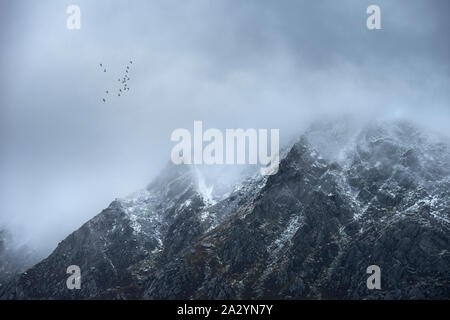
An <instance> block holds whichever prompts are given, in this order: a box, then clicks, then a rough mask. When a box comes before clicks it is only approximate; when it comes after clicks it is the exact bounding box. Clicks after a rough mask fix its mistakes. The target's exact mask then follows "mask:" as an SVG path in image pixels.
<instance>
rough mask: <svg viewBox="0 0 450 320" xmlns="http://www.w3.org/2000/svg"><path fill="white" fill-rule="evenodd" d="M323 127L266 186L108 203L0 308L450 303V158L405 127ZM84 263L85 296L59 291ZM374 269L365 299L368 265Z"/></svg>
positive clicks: (187, 187)
mask: <svg viewBox="0 0 450 320" xmlns="http://www.w3.org/2000/svg"><path fill="white" fill-rule="evenodd" d="M349 128H350V126H348V125H346V124H345V123H342V122H339V123H326V122H324V123H318V124H315V125H314V126H312V127H311V128H310V130H309V131H308V132H306V133H305V134H304V135H303V136H302V137H301V139H300V140H299V141H298V142H297V143H296V144H294V145H293V146H292V147H291V148H290V150H289V152H287V154H286V155H285V156H284V158H283V159H282V161H281V164H280V169H279V171H278V173H277V174H276V175H274V176H270V177H269V178H262V177H258V176H256V175H254V176H248V177H247V178H246V179H244V180H243V181H242V182H241V183H240V184H239V185H237V186H236V187H235V188H234V189H233V190H232V191H231V192H228V193H226V194H223V195H221V196H220V197H216V198H214V197H212V196H211V193H208V192H205V190H204V186H203V187H201V183H200V182H201V180H202V178H201V176H199V174H198V173H196V171H195V170H193V169H192V168H189V167H184V166H181V167H174V166H168V167H167V168H166V169H165V171H164V172H163V173H162V174H161V175H160V177H158V178H157V179H156V180H155V181H154V182H153V183H152V184H151V185H149V187H148V188H147V189H146V190H143V191H141V192H138V193H137V194H135V195H133V196H131V197H129V198H127V199H121V200H116V201H114V202H113V203H112V204H111V205H110V206H109V207H108V208H107V209H106V210H104V211H103V212H102V213H100V214H99V215H98V216H97V217H95V218H94V219H92V220H91V221H89V222H88V223H86V224H85V225H84V226H82V227H81V228H80V229H79V230H77V231H75V232H74V233H73V234H71V235H70V236H69V237H67V238H66V239H65V240H64V241H63V242H61V243H60V244H59V246H58V247H57V249H56V250H55V251H54V252H53V253H52V254H51V255H50V256H49V257H48V258H47V259H45V260H44V261H42V262H41V263H39V264H38V265H36V266H35V267H33V268H31V269H29V270H28V271H27V272H26V273H24V274H22V275H21V276H20V277H18V278H17V279H15V280H14V281H11V282H9V283H8V285H7V286H4V288H3V289H0V296H1V297H2V298H3V299H30V298H31V299H48V298H53V299H58V298H62V299H71V298H77V299H89V298H112V299H126V298H135V299H136V298H137V299H142V298H144V299H175V298H184V299H190V298H194V299H199V298H204V299H240V298H250V299H254V298H276V299H296V298H308V299H328V298H333V299H366V298H369V299H370V298H373V299H382V298H388V299H415V298H417V299H422V298H425V299H434V298H441V299H442V298H443V299H448V298H449V297H450V252H449V248H450V233H449V231H450V230H449V228H450V217H449V214H450V212H449V204H450V203H449V196H448V190H449V186H450V180H449V176H450V175H449V173H450V168H449V166H448V165H449V164H450V152H449V150H450V148H449V144H448V141H446V140H445V139H441V138H436V137H433V136H431V135H428V134H426V133H424V132H422V131H421V130H419V129H417V128H415V127H414V126H412V125H410V124H408V123H401V122H399V123H389V124H382V123H381V124H380V123H378V124H373V125H370V126H365V127H363V128H361V129H360V130H358V131H354V130H349ZM72 264H75V265H79V266H80V268H81V272H82V286H81V290H73V291H71V290H68V289H67V288H66V279H67V277H68V275H67V274H66V268H67V266H69V265H72ZM373 264H375V265H378V266H379V267H380V268H381V281H382V289H381V290H375V291H372V290H368V289H367V287H366V279H367V277H368V276H369V275H367V274H366V268H367V267H368V266H369V265H373Z"/></svg>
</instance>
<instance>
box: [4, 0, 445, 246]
mask: <svg viewBox="0 0 450 320" xmlns="http://www.w3.org/2000/svg"><path fill="white" fill-rule="evenodd" d="M70 4H76V5H78V6H79V7H80V8H81V29H80V30H68V29H67V28H66V19H67V17H68V15H67V14H66V8H67V6H68V5H70ZM371 4H378V5H379V6H380V8H381V25H382V29H381V30H368V29H367V27H366V18H367V16H368V15H367V14H366V8H367V7H368V6H369V5H371ZM0 12H1V13H0V14H1V18H0V27H1V29H0V44H1V51H0V64H1V70H2V78H1V80H0V85H1V86H0V90H1V91H0V106H1V109H0V148H1V151H0V152H1V158H0V224H3V225H6V226H7V227H8V228H9V229H10V230H11V232H12V233H13V235H14V236H15V239H16V241H17V242H18V243H27V244H28V245H30V246H31V247H32V248H34V249H36V250H38V251H39V252H41V253H42V254H47V253H49V252H50V251H51V250H52V249H54V248H55V246H56V245H57V243H58V241H61V240H62V239H64V238H65V237H66V236H67V235H68V234H69V233H71V232H72V231H74V230H75V229H77V228H78V227H80V226H81V225H82V224H83V223H84V222H86V221H87V220H88V219H90V218H91V217H93V216H94V215H96V214H98V213H99V212H100V211H101V210H102V209H103V208H105V207H106V206H107V205H108V204H109V203H110V202H111V201H112V200H113V199H114V198H116V197H123V196H126V195H127V194H129V193H131V192H133V191H136V190H138V189H141V188H143V187H145V186H146V185H147V184H148V183H149V182H150V181H151V179H152V178H153V177H154V176H155V175H157V174H158V172H159V171H160V170H161V168H162V167H163V166H164V165H165V164H166V163H167V162H168V161H169V159H170V149H171V148H172V147H173V145H174V143H173V142H171V141H170V134H171V132H172V131H173V130H174V129H176V128H187V129H189V130H192V127H193V121H194V120H202V121H203V124H204V126H205V127H206V128H213V127H214V128H239V127H241V128H268V129H270V128H279V129H280V139H281V142H282V143H286V142H287V141H290V140H291V139H292V138H293V137H295V136H296V134H297V133H298V132H300V131H301V130H302V129H304V128H305V127H306V126H307V125H308V124H309V123H310V122H311V121H312V120H313V119H315V118H317V117H321V116H323V115H326V116H330V115H341V114H352V115H353V116H356V117H359V118H360V119H361V121H362V120H363V119H371V118H374V117H400V118H403V117H405V118H411V119H413V120H415V121H417V122H419V123H421V124H423V125H425V126H428V127H430V128H432V129H433V130H438V131H441V132H443V133H444V134H447V135H448V134H449V126H448V120H449V119H450V106H449V101H450V99H449V98H450V97H449V95H450V93H449V92H450V90H449V87H450V86H449V84H450V81H449V78H450V69H449V61H450V50H449V47H450V45H449V40H448V31H449V30H450V26H449V19H448V13H449V12H450V2H449V1H447V0H442V1H439V0H433V1H429V0H420V1H414V0H402V1H401V0H396V1H392V0H386V1H384V0H371V1H365V0H354V1H335V0H327V1H312V0H310V1H300V0H292V1H291V0H281V1H269V0H263V1H261V0H246V1H238V0H217V1H210V0H209V1H206V0H188V1H173V0H169V1H167V0H164V1H162V0H158V1H147V0H146V1H143V0H142V1H140V0H133V1H118V0H96V1H92V0H90V1H88V0H84V1H83V0H72V1H62V0H58V1H56V0H53V1H23V0H3V1H1V3H0ZM130 59H131V60H133V65H132V68H131V71H130V78H131V80H130V81H129V86H130V88H131V90H130V91H129V92H128V93H127V94H125V95H123V96H121V97H120V98H119V97H117V96H116V95H115V96H114V97H108V99H107V102H106V103H103V102H102V101H101V100H102V98H104V97H105V94H104V92H105V90H110V91H111V92H116V91H117V88H118V86H117V79H118V78H119V77H120V76H121V74H122V73H123V70H124V68H125V66H126V65H127V63H128V61H130ZM100 63H102V64H103V65H104V66H105V67H106V68H107V72H106V73H104V72H103V71H102V70H101V69H100V67H99V64H100ZM110 95H112V93H111V94H110Z"/></svg>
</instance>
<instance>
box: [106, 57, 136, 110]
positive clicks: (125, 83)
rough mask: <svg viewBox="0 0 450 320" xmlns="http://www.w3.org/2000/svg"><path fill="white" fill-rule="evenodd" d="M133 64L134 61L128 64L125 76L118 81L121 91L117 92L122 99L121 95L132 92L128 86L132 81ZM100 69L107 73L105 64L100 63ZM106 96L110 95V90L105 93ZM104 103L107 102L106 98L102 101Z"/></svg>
mask: <svg viewBox="0 0 450 320" xmlns="http://www.w3.org/2000/svg"><path fill="white" fill-rule="evenodd" d="M132 64H133V61H132V60H130V62H128V64H127V66H126V69H125V72H124V74H123V77H121V78H119V79H118V80H117V81H118V82H119V83H120V88H119V91H117V96H118V97H120V96H121V95H123V94H125V93H126V92H127V91H130V87H129V86H128V81H130V77H129V75H130V71H131V69H130V67H131V65H132ZM100 68H101V69H103V72H104V73H106V67H105V66H103V63H100ZM105 93H106V95H109V90H106V91H105ZM102 101H103V102H106V96H105V97H104V98H103V99H102Z"/></svg>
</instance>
